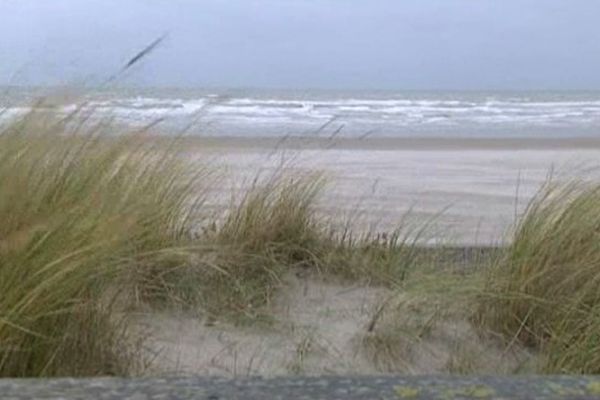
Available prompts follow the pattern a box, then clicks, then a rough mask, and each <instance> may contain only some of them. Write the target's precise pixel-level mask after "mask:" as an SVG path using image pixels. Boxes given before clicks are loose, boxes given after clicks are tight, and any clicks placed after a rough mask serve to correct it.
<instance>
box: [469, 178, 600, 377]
mask: <svg viewBox="0 0 600 400" xmlns="http://www.w3.org/2000/svg"><path fill="white" fill-rule="evenodd" d="M478 316H479V319H480V320H481V321H482V322H483V323H484V324H485V325H486V326H488V327H491V328H492V329H494V330H496V331H499V332H501V333H503V334H505V335H506V337H507V338H508V339H509V342H510V343H514V342H515V341H519V342H521V343H524V344H526V345H530V346H534V347H536V348H538V349H539V350H540V351H541V352H542V354H543V358H544V363H543V366H542V371H543V372H550V373H587V374H597V373H600V186H598V185H597V184H592V183H587V184H584V183H578V182H573V183H570V184H563V185H548V186H547V187H545V188H544V189H542V190H541V191H540V193H539V194H538V196H537V197H536V198H534V199H533V200H532V201H531V203H530V205H529V207H528V209H527V211H526V213H525V216H524V217H523V218H522V220H521V221H520V223H519V225H518V226H517V230H516V233H515V235H514V239H513V241H512V244H511V245H510V246H509V248H508V249H507V252H506V255H505V256H503V257H501V258H500V259H499V260H498V261H497V262H496V265H495V266H494V268H492V270H491V272H490V274H489V276H488V283H487V285H486V288H485V291H484V293H483V295H482V296H481V303H480V307H479V312H478Z"/></svg>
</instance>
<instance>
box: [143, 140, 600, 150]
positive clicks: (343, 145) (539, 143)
mask: <svg viewBox="0 0 600 400" xmlns="http://www.w3.org/2000/svg"><path fill="white" fill-rule="evenodd" d="M153 138H154V139H156V140H163V138H162V137H161V136H154V137H153ZM167 140H168V139H167ZM181 141H182V144H183V145H184V146H185V147H186V148H189V149H190V150H198V147H206V148H207V149H210V150H214V149H227V150H245V149H249V150H255V149H292V150H330V149H331V150H382V151H385V150H393V151H435V150H439V151H445V150H448V151H469V150H494V151H511V150H512V151H518V150H542V151H547V150H556V151H561V150H592V149H600V137H573V138H530V137H528V138H442V137H431V138H406V137H403V138H394V137H380V138H375V137H371V138H365V139H360V138H334V139H331V138H327V137H314V136H312V137H310V136H307V137H300V136H285V137H265V136H257V137H241V136H183V137H182V138H181Z"/></svg>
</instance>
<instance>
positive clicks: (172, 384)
mask: <svg viewBox="0 0 600 400" xmlns="http://www.w3.org/2000/svg"><path fill="white" fill-rule="evenodd" d="M0 398H2V399H14V400H19V399H90V400H91V399H106V400H113V399H129V400H144V399H204V400H231V399H250V400H263V399H285V400H300V399H327V400H333V399H340V400H342V399H343V400H353V399H378V400H379V399H381V400H387V399H390V400H392V399H415V400H417V399H441V400H452V399H479V400H480V399H600V376H598V377H578V376H548V377H542V376H531V377H527V376H517V377H449V376H420V377H321V378H319V377H313V378H301V377H295V378H275V379H261V378H243V379H233V380H231V379H222V378H208V377H165V378H139V379H117V378H100V379H47V380H46V379H4V380H0Z"/></svg>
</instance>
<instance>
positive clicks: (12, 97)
mask: <svg viewBox="0 0 600 400" xmlns="http://www.w3.org/2000/svg"><path fill="white" fill-rule="evenodd" d="M19 90H20V89H15V88H12V89H11V90H8V91H6V92H7V93H8V94H9V95H8V97H7V98H8V100H4V103H3V104H2V107H3V110H4V112H3V113H2V114H1V115H0V119H2V120H7V119H10V118H13V117H15V116H18V115H21V114H23V113H25V112H27V111H28V104H30V102H31V100H32V98H33V96H34V93H35V91H34V90H31V89H28V90H24V89H23V90H21V92H20V91H19ZM84 97H85V100H86V104H87V105H86V107H89V108H91V109H93V110H94V115H95V116H96V117H104V116H110V117H112V118H113V119H114V120H115V122H118V123H124V124H129V125H133V126H142V125H146V124H149V123H151V122H153V121H156V120H158V119H161V120H163V122H162V124H163V126H164V127H165V128H167V129H166V130H165V132H168V131H169V129H172V128H179V127H185V128H186V129H188V132H189V133H191V134H204V135H216V136H219V135H222V136H283V135H293V136H307V135H319V136H322V137H326V136H327V135H336V136H347V137H358V136H362V135H369V136H375V137H455V136H456V137H590V136H597V135H598V134H599V133H600V92H516V93H511V92H477V93H475V92H335V91H332V92H327V91H266V90H255V91H241V90H236V91H228V90H220V91H206V90H196V91H195V90H167V89H154V90H152V89H144V90H137V91H136V90H131V89H128V90H110V91H107V90H105V91H103V92H99V93H94V94H93V95H86V96H84ZM74 109H75V104H69V103H68V102H67V103H62V104H60V105H59V106H57V107H55V108H54V109H53V110H54V112H57V113H59V114H67V113H69V112H72V111H73V110H74Z"/></svg>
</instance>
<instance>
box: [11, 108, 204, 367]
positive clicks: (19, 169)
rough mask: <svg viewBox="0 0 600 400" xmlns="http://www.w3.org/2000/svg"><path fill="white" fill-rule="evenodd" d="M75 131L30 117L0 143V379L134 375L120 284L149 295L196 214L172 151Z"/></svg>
mask: <svg viewBox="0 0 600 400" xmlns="http://www.w3.org/2000/svg"><path fill="white" fill-rule="evenodd" d="M75 122H76V120H75V119H70V120H63V121H56V119H47V118H44V116H40V115H36V114H35V113H32V114H29V115H27V116H25V117H23V118H22V119H20V120H19V121H15V122H13V123H11V124H9V125H7V126H4V127H3V130H2V132H1V133H0V221H2V224H0V293H2V296H0V376H54V375H107V374H108V375H111V374H116V375H124V374H128V373H131V372H133V371H135V370H136V369H137V368H138V367H139V366H140V365H138V364H139V362H140V360H138V359H136V357H134V356H133V355H132V354H131V351H134V350H133V349H130V348H124V345H123V343H125V340H124V339H125V337H126V335H127V332H126V329H125V326H124V325H123V323H122V321H120V320H119V318H117V317H116V316H115V313H114V311H115V303H116V300H117V299H118V298H119V296H120V294H121V291H122V290H121V289H122V287H121V283H125V280H124V279H123V278H124V277H125V276H127V277H128V279H127V282H126V283H127V285H128V286H129V290H131V291H132V292H138V291H145V290H147V289H146V288H145V285H147V284H148V282H147V281H145V279H144V278H147V276H145V273H146V271H145V270H146V269H151V268H154V267H156V266H157V264H158V263H164V262H166V259H167V258H168V257H166V256H165V252H166V251H167V250H168V249H173V248H175V247H177V246H180V245H182V239H183V237H184V236H185V229H186V225H187V223H188V219H189V217H190V216H191V212H192V211H193V206H190V204H189V202H188V197H189V195H190V193H191V187H192V186H191V180H186V179H182V171H181V169H180V167H181V165H180V163H179V162H178V161H177V159H176V157H174V154H172V152H170V151H162V150H161V149H159V148H154V147H152V146H151V145H148V144H147V143H146V142H145V141H144V139H143V138H142V137H141V136H140V135H136V134H131V135H124V136H122V137H120V138H118V139H117V138H113V139H105V138H102V137H101V133H100V127H99V126H97V127H95V129H93V128H89V130H85V131H82V130H81V129H79V131H78V132H76V133H73V134H71V133H69V132H70V131H72V130H73V125H74V124H75ZM173 253H175V252H173ZM170 262H176V261H173V260H171V261H170ZM124 271H126V272H127V273H126V274H125V273H124ZM132 271H135V273H136V274H137V275H135V274H133V273H132Z"/></svg>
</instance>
